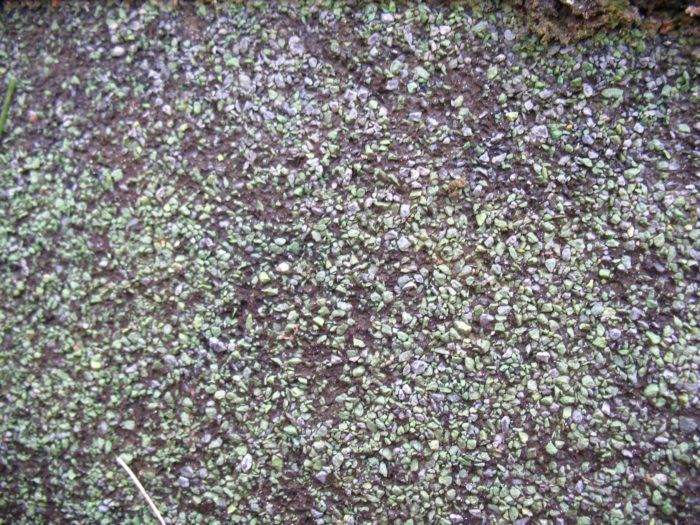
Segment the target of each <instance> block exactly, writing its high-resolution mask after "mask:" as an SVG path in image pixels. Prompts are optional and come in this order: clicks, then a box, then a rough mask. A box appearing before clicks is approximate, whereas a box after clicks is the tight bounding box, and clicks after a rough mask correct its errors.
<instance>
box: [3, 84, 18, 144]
mask: <svg viewBox="0 0 700 525" xmlns="http://www.w3.org/2000/svg"><path fill="white" fill-rule="evenodd" d="M16 85H17V79H16V78H11V79H10V86H9V87H8V88H7V94H6V95H5V102H3V104H2V114H0V137H1V136H2V133H3V131H4V130H5V121H6V120H7V115H8V114H9V113H10V102H12V95H13V94H14V92H15V86H16Z"/></svg>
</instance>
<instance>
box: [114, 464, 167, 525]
mask: <svg viewBox="0 0 700 525" xmlns="http://www.w3.org/2000/svg"><path fill="white" fill-rule="evenodd" d="M117 463H119V464H120V465H121V466H122V468H123V469H124V470H126V473H127V474H129V477H130V478H131V480H132V481H133V482H134V484H135V485H136V486H137V487H138V489H139V490H140V491H141V494H143V497H144V498H146V501H147V502H148V506H149V507H151V511H153V515H154V516H155V517H156V518H158V521H159V522H160V525H165V521H164V520H163V516H161V515H160V512H158V509H157V508H156V505H155V503H153V500H152V499H151V497H150V496H149V495H148V493H147V492H146V489H144V488H143V485H141V482H140V481H139V480H138V478H137V477H136V474H134V472H133V471H132V470H131V469H130V468H129V465H127V464H126V463H125V462H124V460H123V459H122V458H120V457H119V456H117Z"/></svg>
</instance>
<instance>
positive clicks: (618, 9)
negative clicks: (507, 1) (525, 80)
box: [520, 0, 687, 44]
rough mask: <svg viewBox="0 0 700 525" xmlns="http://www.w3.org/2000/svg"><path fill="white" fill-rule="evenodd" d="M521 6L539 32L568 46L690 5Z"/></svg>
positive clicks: (526, 2)
mask: <svg viewBox="0 0 700 525" xmlns="http://www.w3.org/2000/svg"><path fill="white" fill-rule="evenodd" d="M520 4H521V5H522V7H523V8H524V10H525V11H526V13H527V18H528V22H529V23H530V25H531V26H532V27H533V29H534V30H535V31H536V32H537V33H539V34H540V35H542V36H543V37H544V38H545V39H546V40H552V39H555V40H558V41H560V42H562V43H564V44H568V43H571V42H575V41H576V40H580V39H582V38H586V37H588V36H591V35H593V34H594V33H596V32H598V31H600V30H604V29H608V28H615V27H619V26H628V25H631V24H634V23H638V22H640V20H641V15H644V14H649V13H652V12H658V11H660V10H665V11H677V12H682V10H683V9H684V8H685V7H686V6H687V2H686V1H684V0H522V1H521V2H520Z"/></svg>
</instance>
